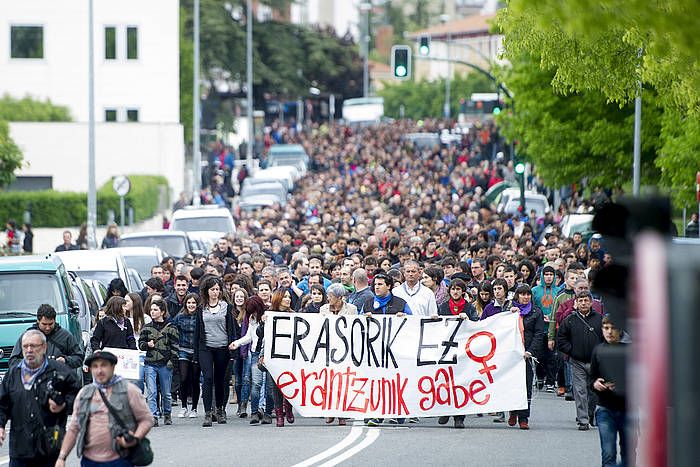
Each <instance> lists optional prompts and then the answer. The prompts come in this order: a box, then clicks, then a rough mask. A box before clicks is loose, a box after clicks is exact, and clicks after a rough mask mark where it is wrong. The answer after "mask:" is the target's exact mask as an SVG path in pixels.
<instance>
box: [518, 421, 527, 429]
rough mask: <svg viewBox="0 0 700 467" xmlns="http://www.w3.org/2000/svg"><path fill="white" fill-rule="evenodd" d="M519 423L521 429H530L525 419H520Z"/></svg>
mask: <svg viewBox="0 0 700 467" xmlns="http://www.w3.org/2000/svg"><path fill="white" fill-rule="evenodd" d="M519 425H520V429H521V430H529V429H530V425H528V424H527V421H526V420H520V423H519Z"/></svg>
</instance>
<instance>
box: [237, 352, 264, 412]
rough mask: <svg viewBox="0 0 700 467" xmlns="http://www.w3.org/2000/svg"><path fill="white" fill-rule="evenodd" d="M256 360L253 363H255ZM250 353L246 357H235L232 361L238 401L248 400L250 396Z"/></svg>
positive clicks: (245, 401)
mask: <svg viewBox="0 0 700 467" xmlns="http://www.w3.org/2000/svg"><path fill="white" fill-rule="evenodd" d="M257 363H258V362H257V361H256V362H255V364H256V365H257ZM250 365H251V360H250V354H248V356H247V357H246V358H240V357H239V358H237V359H235V360H234V361H233V375H234V376H235V377H236V386H235V389H236V397H238V403H239V404H243V403H247V402H248V398H249V397H250Z"/></svg>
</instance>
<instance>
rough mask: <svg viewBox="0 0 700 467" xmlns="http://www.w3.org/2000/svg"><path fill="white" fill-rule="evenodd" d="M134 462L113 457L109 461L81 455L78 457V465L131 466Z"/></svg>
mask: <svg viewBox="0 0 700 467" xmlns="http://www.w3.org/2000/svg"><path fill="white" fill-rule="evenodd" d="M133 465H134V464H132V463H131V462H129V461H128V460H127V459H123V458H122V459H115V460H113V461H109V462H96V461H93V460H90V459H88V458H87V457H85V456H83V458H82V459H80V467H132V466H133Z"/></svg>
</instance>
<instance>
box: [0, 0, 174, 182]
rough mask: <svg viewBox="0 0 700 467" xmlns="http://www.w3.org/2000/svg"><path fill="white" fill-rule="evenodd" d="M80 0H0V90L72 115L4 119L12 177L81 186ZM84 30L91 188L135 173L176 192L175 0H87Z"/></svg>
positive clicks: (84, 148) (84, 145) (84, 149)
mask: <svg viewBox="0 0 700 467" xmlns="http://www.w3.org/2000/svg"><path fill="white" fill-rule="evenodd" d="M88 3H89V2H88V0H84V1H79V0H23V1H15V0H0V94H9V95H10V96H12V97H24V96H26V95H29V96H32V97H36V98H40V99H46V98H48V99H50V100H51V101H52V102H53V103H54V104H58V105H64V106H66V107H68V108H69V109H70V112H71V115H72V117H73V120H74V121H73V122H71V123H19V122H17V123H12V124H11V125H10V130H11V135H12V137H13V139H14V140H15V142H16V143H17V144H18V145H19V146H20V147H21V149H22V150H23V152H24V156H25V162H26V163H27V165H26V167H24V168H23V169H22V170H21V171H20V172H19V173H18V176H19V178H20V179H21V178H22V177H44V178H43V179H42V180H43V181H42V182H40V183H39V184H38V185H37V187H39V186H43V187H46V184H47V179H46V178H45V177H51V178H50V179H48V180H49V183H50V187H51V188H53V189H56V190H72V191H85V190H87V184H88V182H87V164H88V156H87V154H88V140H87V121H88V114H89V109H88V58H89V55H88V50H89V49H88V32H89V26H88ZM93 31H94V63H95V118H96V121H97V129H96V146H95V147H96V173H97V179H96V182H97V184H98V186H99V185H101V184H102V183H104V182H105V181H107V180H108V179H109V178H110V177H111V176H113V175H118V174H122V173H123V174H130V173H131V174H137V173H138V174H158V175H165V176H167V177H168V179H169V180H170V182H171V187H172V188H173V189H174V190H182V189H183V188H184V143H183V130H182V126H181V125H180V123H179V121H180V117H179V107H180V98H179V93H180V89H179V87H180V84H179V83H180V82H179V73H180V71H179V2H178V0H148V1H143V0H119V1H109V0H94V30H93ZM42 184H43V185H42ZM25 185H26V183H25ZM29 185H30V186H31V184H29Z"/></svg>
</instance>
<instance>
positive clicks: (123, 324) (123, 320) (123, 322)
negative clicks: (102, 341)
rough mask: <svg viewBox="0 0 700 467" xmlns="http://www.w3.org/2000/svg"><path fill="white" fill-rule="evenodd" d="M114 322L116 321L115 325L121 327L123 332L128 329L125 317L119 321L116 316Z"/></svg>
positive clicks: (113, 318)
mask: <svg viewBox="0 0 700 467" xmlns="http://www.w3.org/2000/svg"><path fill="white" fill-rule="evenodd" d="M112 321H114V322H115V323H117V326H118V327H119V330H121V331H123V330H124V329H126V320H125V319H124V317H123V316H122V317H121V318H119V319H118V320H117V318H115V317H114V316H112Z"/></svg>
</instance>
